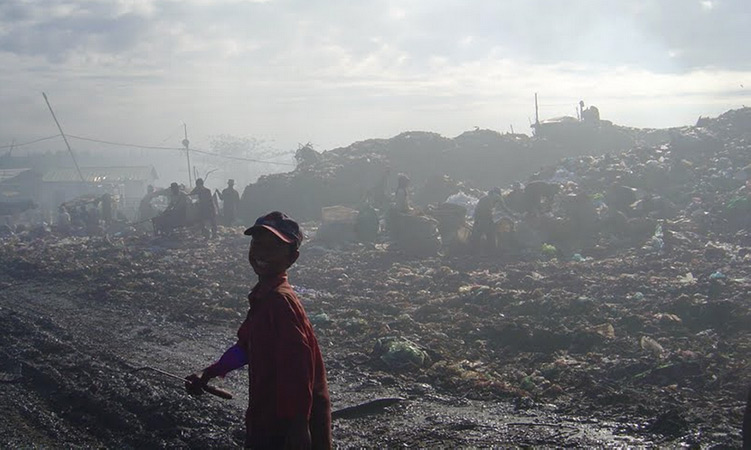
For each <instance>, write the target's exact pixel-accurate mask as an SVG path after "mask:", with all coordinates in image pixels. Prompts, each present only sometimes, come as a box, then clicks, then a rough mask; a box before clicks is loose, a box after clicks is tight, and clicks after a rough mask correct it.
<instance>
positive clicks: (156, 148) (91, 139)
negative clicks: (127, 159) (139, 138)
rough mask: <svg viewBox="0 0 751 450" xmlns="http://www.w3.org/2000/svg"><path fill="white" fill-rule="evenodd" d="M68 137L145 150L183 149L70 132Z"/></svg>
mask: <svg viewBox="0 0 751 450" xmlns="http://www.w3.org/2000/svg"><path fill="white" fill-rule="evenodd" d="M68 137H70V138H73V139H78V140H79V141H88V142H96V143H98V144H107V145H116V146H118V147H131V148H142V149H147V150H182V149H183V148H182V147H159V146H154V145H138V144H124V143H122V142H112V141H103V140H101V139H94V138H87V137H82V136H74V135H72V134H69V135H68Z"/></svg>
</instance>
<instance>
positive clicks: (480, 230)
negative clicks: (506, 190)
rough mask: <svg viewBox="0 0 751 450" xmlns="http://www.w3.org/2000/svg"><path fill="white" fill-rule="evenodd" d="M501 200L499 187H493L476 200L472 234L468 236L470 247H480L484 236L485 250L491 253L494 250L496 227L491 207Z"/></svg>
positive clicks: (493, 207)
mask: <svg viewBox="0 0 751 450" xmlns="http://www.w3.org/2000/svg"><path fill="white" fill-rule="evenodd" d="M502 202H503V197H501V190H500V189H499V188H493V189H492V190H491V191H489V192H488V193H487V194H486V195H485V196H483V197H482V198H481V199H480V200H478V201H477V205H476V206H475V214H474V224H473V225H472V235H471V237H470V240H471V242H472V247H474V248H475V249H479V248H480V244H481V242H482V239H483V238H485V242H486V248H487V250H488V251H489V252H491V253H492V252H494V251H495V249H496V229H495V223H494V222H493V209H495V207H496V206H497V205H498V204H500V203H502Z"/></svg>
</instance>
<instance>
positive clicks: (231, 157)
mask: <svg viewBox="0 0 751 450" xmlns="http://www.w3.org/2000/svg"><path fill="white" fill-rule="evenodd" d="M68 137H70V138H73V139H78V140H81V141H88V142H96V143H99V144H107V145H116V146H119V147H131V148H141V149H147V150H183V148H182V147H159V146H152V145H138V144H125V143H122V142H112V141H104V140H101V139H93V138H87V137H83V136H74V135H72V134H69V135H68ZM190 150H191V151H192V152H195V153H201V154H204V155H209V156H216V157H218V158H225V159H233V160H236V161H247V162H255V163H263V164H275V165H279V166H295V164H292V163H283V162H278V161H268V160H263V159H255V158H245V157H242V156H231V155H222V154H220V153H214V152H209V151H206V150H200V149H195V148H191V149H190Z"/></svg>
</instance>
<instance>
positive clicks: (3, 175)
mask: <svg viewBox="0 0 751 450" xmlns="http://www.w3.org/2000/svg"><path fill="white" fill-rule="evenodd" d="M27 170H31V169H0V183H2V182H3V181H6V180H10V179H11V178H15V177H16V176H18V175H20V174H22V173H24V172H26V171H27Z"/></svg>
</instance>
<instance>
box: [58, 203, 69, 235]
mask: <svg viewBox="0 0 751 450" xmlns="http://www.w3.org/2000/svg"><path fill="white" fill-rule="evenodd" d="M70 227H71V217H70V213H69V212H68V208H66V207H65V206H62V205H61V206H60V208H59V209H58V214H57V229H58V230H60V232H61V233H64V234H68V233H70Z"/></svg>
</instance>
